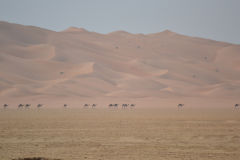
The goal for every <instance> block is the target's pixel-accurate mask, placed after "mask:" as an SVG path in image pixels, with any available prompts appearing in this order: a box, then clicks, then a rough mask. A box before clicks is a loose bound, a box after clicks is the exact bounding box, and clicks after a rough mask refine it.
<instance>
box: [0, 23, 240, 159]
mask: <svg viewBox="0 0 240 160" xmlns="http://www.w3.org/2000/svg"><path fill="white" fill-rule="evenodd" d="M0 102H1V105H4V104H5V105H4V107H5V109H4V108H3V106H1V108H0V159H1V160H45V159H41V158H35V159H30V158H29V159H24V158H27V157H47V158H51V159H61V160H80V159H91V160H125V159H128V160H148V159H151V160H166V159H169V160H220V159H224V160H237V159H239V157H240V136H239V133H240V118H239V117H240V116H239V113H240V109H239V103H240V45H236V44H230V43H225V42H218V41H213V40H208V39H203V38H195V37H189V36H185V35H180V34H178V33H174V32H172V31H169V30H166V31H163V32H160V33H155V34H131V33H128V32H125V31H116V32H112V33H108V34H99V33H95V32H89V31H87V30H85V29H82V28H75V27H70V28H68V29H66V30H64V31H61V32H56V31H51V30H46V29H42V28H38V27H34V26H24V25H19V24H12V23H7V22H0ZM19 104H21V107H20V108H18V109H17V107H18V105H19ZM25 104H28V105H27V107H26V108H24V107H23V106H24V105H25ZM84 104H96V105H97V106H96V107H95V108H94V109H93V108H83V105H84ZM109 104H118V105H119V108H118V109H116V108H115V109H114V108H108V106H109ZM122 104H134V105H135V107H133V108H131V109H130V108H129V107H127V109H121V105H122ZM178 104H182V105H179V106H180V107H179V108H178V107H177V105H178ZM37 106H38V108H37Z"/></svg>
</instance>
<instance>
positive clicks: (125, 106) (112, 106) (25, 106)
mask: <svg viewBox="0 0 240 160" xmlns="http://www.w3.org/2000/svg"><path fill="white" fill-rule="evenodd" d="M31 106H32V105H31V104H18V106H17V108H18V109H30V107H31ZM43 106H44V105H43V104H37V106H36V107H37V108H38V109H40V108H42V107H43ZM119 106H121V108H122V109H134V108H135V107H136V104H126V103H124V104H121V105H120V104H112V103H111V104H108V108H109V109H118V108H119ZM8 107H9V105H8V104H3V109H4V110H5V109H7V108H8ZM63 107H64V108H68V104H63ZM96 107H97V104H95V103H94V104H87V103H86V104H83V108H85V109H88V108H92V109H94V108H96ZM183 107H184V104H182V103H179V104H178V105H177V108H178V109H182V108H183ZM239 108H240V104H238V103H236V104H235V105H234V109H239Z"/></svg>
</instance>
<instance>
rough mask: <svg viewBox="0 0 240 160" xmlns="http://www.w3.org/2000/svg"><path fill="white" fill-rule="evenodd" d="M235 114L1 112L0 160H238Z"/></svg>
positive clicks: (224, 111)
mask: <svg viewBox="0 0 240 160" xmlns="http://www.w3.org/2000/svg"><path fill="white" fill-rule="evenodd" d="M239 114H240V110H237V109H233V108H219V109H216V108H212V109H210V108H205V109H199V108H187V107H186V108H183V109H182V110H178V109H177V108H175V107H172V108H169V107H168V108H161V107H160V108H158V109H153V108H152V109H138V108H136V109H134V110H122V109H119V110H109V109H107V108H105V109H103V108H102V109H98V108H97V109H94V110H93V109H80V108H79V109H77V108H74V109H71V108H67V109H63V108H58V109H49V108H45V109H44V108H42V109H40V110H37V109H33V108H32V109H29V110H16V109H8V110H5V111H4V110H1V111H0V159H1V160H10V159H13V158H19V157H20V158H24V157H48V158H60V159H63V160H80V159H92V160H124V159H129V160H167V159H169V160H223V159H224V160H237V159H239V157H240V135H239V133H240V116H239Z"/></svg>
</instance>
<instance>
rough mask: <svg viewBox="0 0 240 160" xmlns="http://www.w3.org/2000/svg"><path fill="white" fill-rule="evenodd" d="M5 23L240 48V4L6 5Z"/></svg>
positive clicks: (103, 1)
mask: <svg viewBox="0 0 240 160" xmlns="http://www.w3.org/2000/svg"><path fill="white" fill-rule="evenodd" d="M0 21H8V22H12V23H19V24H24V25H34V26H39V27H42V28H47V29H51V30H55V31H61V30H64V29H66V28H68V27H69V26H75V27H82V28H85V29H87V30H89V31H94V32H99V33H109V32H112V31H116V30H125V31H128V32H131V33H156V32H161V31H163V30H166V29H169V30H172V31H174V32H177V33H180V34H185V35H189V36H195V37H203V38H209V39H213V40H218V41H226V42H231V43H236V44H240V0H0Z"/></svg>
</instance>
